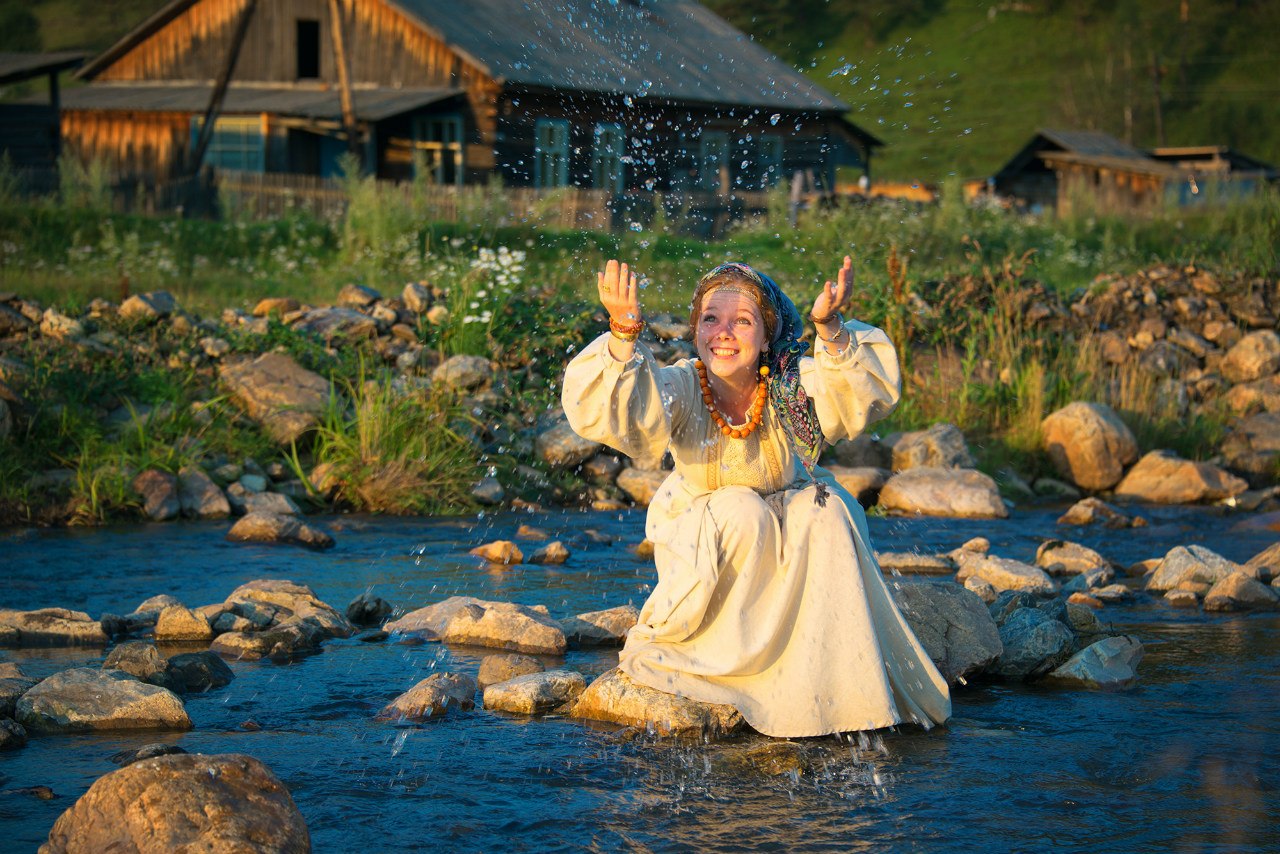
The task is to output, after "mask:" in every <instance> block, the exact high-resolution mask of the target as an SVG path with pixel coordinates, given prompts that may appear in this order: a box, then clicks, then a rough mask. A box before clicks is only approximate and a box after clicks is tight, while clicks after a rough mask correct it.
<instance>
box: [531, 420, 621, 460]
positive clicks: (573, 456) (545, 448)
mask: <svg viewBox="0 0 1280 854" xmlns="http://www.w3.org/2000/svg"><path fill="white" fill-rule="evenodd" d="M603 447H604V446H603V445H601V444H600V443H599V442H593V441H591V440H590V439H584V438H582V437H581V436H579V435H578V434H577V433H575V432H573V428H572V427H570V426H569V424H568V422H565V421H561V422H560V423H559V424H556V425H555V426H554V427H552V428H550V429H549V430H546V431H544V432H542V433H540V434H539V435H538V438H537V439H536V440H535V441H534V448H535V449H536V451H537V453H538V457H539V458H540V459H541V460H542V461H543V462H544V463H546V464H547V465H549V466H551V467H552V468H568V469H572V468H576V467H577V466H580V465H582V464H583V463H585V462H586V461H587V460H589V459H591V458H592V457H593V456H595V455H596V454H597V453H598V452H599V451H600V449H601V448H603Z"/></svg>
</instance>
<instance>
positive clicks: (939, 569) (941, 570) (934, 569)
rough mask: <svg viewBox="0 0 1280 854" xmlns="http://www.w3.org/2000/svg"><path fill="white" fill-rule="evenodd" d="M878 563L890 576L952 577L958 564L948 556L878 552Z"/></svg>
mask: <svg viewBox="0 0 1280 854" xmlns="http://www.w3.org/2000/svg"><path fill="white" fill-rule="evenodd" d="M876 562H877V563H879V564H880V571H881V572H884V573H886V574H888V575H950V574H951V573H953V572H955V571H956V562H955V561H954V560H952V559H951V558H950V557H948V556H946V555H922V554H916V553H915V552H876Z"/></svg>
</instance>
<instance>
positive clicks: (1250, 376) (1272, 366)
mask: <svg viewBox="0 0 1280 854" xmlns="http://www.w3.org/2000/svg"><path fill="white" fill-rule="evenodd" d="M1218 370H1219V372H1221V374H1222V375H1223V376H1224V377H1226V378H1227V381H1228V382H1232V383H1245V382H1251V381H1253V380H1259V379H1262V378H1263V377H1266V376H1270V375H1271V374H1274V373H1276V371H1277V370H1280V335H1276V333H1275V331H1274V330H1271V329H1259V330H1258V331H1256V332H1250V333H1249V334H1248V335H1245V336H1244V337H1243V338H1241V339H1240V340H1239V341H1237V342H1236V344H1235V346H1233V347H1232V348H1231V349H1230V350H1228V351H1227V354H1226V356H1224V357H1223V359H1222V362H1221V364H1220V365H1219V366H1218Z"/></svg>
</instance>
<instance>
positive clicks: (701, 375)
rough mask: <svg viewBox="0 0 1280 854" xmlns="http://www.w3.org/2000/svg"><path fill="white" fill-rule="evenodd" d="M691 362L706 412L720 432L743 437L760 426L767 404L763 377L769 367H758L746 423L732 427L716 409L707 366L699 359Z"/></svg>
mask: <svg viewBox="0 0 1280 854" xmlns="http://www.w3.org/2000/svg"><path fill="white" fill-rule="evenodd" d="M693 364H694V366H695V367H696V368H697V369H698V385H700V386H702V403H703V405H705V406H706V407H707V412H709V413H711V420H712V421H714V422H715V424H716V426H717V427H719V428H720V432H721V433H722V434H724V435H725V436H728V437H729V438H731V439H745V438H747V437H748V436H750V435H751V434H752V433H754V432H755V431H756V428H757V427H759V426H760V421H761V420H762V419H763V418H764V408H765V407H766V406H767V405H768V399H767V394H768V392H767V391H766V390H765V377H767V376H769V368H768V367H761V368H760V381H759V382H758V383H756V399H755V400H754V401H752V403H751V408H750V409H748V410H747V415H748V420H747V423H746V424H743V425H742V426H740V427H734V426H733V425H732V424H730V423H729V422H728V421H726V420H725V417H724V416H723V415H721V414H720V410H719V409H716V403H715V399H714V398H713V397H712V395H711V383H710V381H709V380H708V379H707V366H706V365H704V364H702V360H701V359H695V360H694V363H693Z"/></svg>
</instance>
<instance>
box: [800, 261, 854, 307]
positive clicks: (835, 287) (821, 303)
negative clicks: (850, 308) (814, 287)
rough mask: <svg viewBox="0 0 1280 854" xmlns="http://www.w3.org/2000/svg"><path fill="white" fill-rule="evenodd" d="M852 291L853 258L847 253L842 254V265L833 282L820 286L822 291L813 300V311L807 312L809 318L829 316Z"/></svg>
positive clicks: (842, 303) (843, 302)
mask: <svg viewBox="0 0 1280 854" xmlns="http://www.w3.org/2000/svg"><path fill="white" fill-rule="evenodd" d="M852 292H853V259H852V258H850V257H849V256H848V255H846V256H844V265H843V266H842V267H841V268H840V272H838V273H836V281H835V284H832V283H831V282H830V281H828V282H827V283H826V284H825V285H824V286H823V288H822V293H820V294H818V298H817V299H816V300H814V301H813V311H812V312H811V313H810V314H809V317H810V319H814V318H818V319H821V318H824V317H831V316H832V315H833V314H835V313H836V312H837V311H839V310H840V307H841V306H842V305H844V304H845V302H846V301H847V300H848V299H849V295H850V294H851V293H852Z"/></svg>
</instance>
